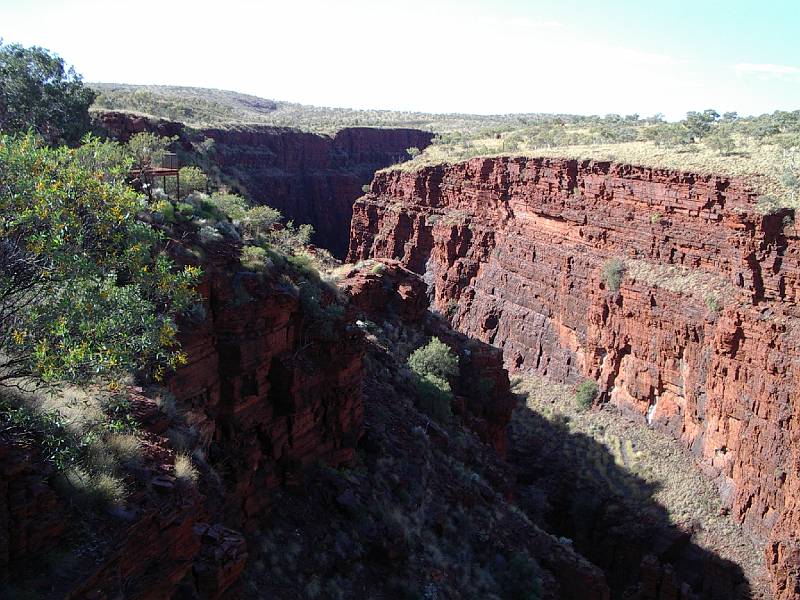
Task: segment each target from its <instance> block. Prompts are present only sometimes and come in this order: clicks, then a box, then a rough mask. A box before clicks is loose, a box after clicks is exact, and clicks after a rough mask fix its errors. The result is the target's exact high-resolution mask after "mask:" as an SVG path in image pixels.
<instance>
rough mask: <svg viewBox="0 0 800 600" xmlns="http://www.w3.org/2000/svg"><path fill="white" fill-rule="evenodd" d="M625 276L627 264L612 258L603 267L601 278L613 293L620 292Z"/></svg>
mask: <svg viewBox="0 0 800 600" xmlns="http://www.w3.org/2000/svg"><path fill="white" fill-rule="evenodd" d="M624 274H625V263H624V262H622V260H620V259H619V258H612V259H611V260H609V261H608V262H606V263H605V264H604V265H603V270H602V271H601V273H600V277H601V278H602V279H603V283H604V284H605V286H606V287H607V288H608V289H609V290H611V291H612V292H617V291H619V286H620V284H621V283H622V276H623V275H624Z"/></svg>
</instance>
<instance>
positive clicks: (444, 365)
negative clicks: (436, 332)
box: [408, 338, 458, 381]
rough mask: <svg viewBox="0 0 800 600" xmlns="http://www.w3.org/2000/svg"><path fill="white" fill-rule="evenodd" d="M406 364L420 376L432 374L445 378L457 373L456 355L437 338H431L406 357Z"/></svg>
mask: <svg viewBox="0 0 800 600" xmlns="http://www.w3.org/2000/svg"><path fill="white" fill-rule="evenodd" d="M408 366H409V367H410V368H411V370H412V371H413V372H414V373H416V374H417V375H419V376H420V377H426V376H428V375H432V376H434V377H437V378H439V379H443V380H445V381H446V380H447V379H448V378H450V377H455V376H456V375H458V356H456V355H455V354H454V353H453V351H452V350H451V349H450V347H449V346H448V345H447V344H445V343H444V342H442V341H441V340H440V339H439V338H432V339H431V341H430V342H428V343H427V344H426V345H425V346H422V347H421V348H417V349H416V350H414V352H413V353H412V354H411V356H409V357H408Z"/></svg>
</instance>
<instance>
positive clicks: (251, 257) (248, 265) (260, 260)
mask: <svg viewBox="0 0 800 600" xmlns="http://www.w3.org/2000/svg"><path fill="white" fill-rule="evenodd" d="M239 262H241V263H242V266H243V267H244V268H245V269H247V270H248V271H266V270H267V269H268V268H269V266H270V265H271V264H272V261H270V259H269V258H268V257H267V251H266V250H264V248H259V247H258V246H245V247H244V248H242V255H241V256H240V257H239Z"/></svg>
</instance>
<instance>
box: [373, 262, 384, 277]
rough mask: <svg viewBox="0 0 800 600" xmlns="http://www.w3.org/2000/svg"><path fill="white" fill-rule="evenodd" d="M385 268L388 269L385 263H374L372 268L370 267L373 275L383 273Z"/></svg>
mask: <svg viewBox="0 0 800 600" xmlns="http://www.w3.org/2000/svg"><path fill="white" fill-rule="evenodd" d="M385 270H386V265H385V264H383V263H376V264H374V265H373V266H372V268H371V269H370V272H371V273H372V274H373V275H380V274H381V273H383V272H384V271H385Z"/></svg>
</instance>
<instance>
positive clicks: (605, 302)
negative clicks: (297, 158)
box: [349, 158, 800, 598]
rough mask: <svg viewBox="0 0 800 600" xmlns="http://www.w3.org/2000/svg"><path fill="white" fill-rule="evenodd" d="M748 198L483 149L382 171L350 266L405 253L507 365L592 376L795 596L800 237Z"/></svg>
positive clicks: (446, 308)
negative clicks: (715, 489) (715, 499)
mask: <svg viewBox="0 0 800 600" xmlns="http://www.w3.org/2000/svg"><path fill="white" fill-rule="evenodd" d="M754 205H755V194H754V192H753V191H752V190H751V189H750V188H749V187H748V186H747V185H746V184H745V183H744V182H743V181H738V180H733V179H727V178H723V177H715V176H700V175H693V174H688V173H676V172H670V171H664V170H658V169H647V168H637V167H631V166H625V165H615V164H609V163H595V162H577V161H570V160H534V159H507V158H499V159H473V160H471V161H468V162H466V163H461V164H457V165H453V166H440V167H431V168H425V169H422V170H420V171H418V172H415V173H404V172H399V171H391V172H382V173H379V174H378V175H376V178H375V180H374V181H373V183H372V185H371V191H370V192H369V193H368V194H367V195H365V196H364V197H362V198H361V199H359V200H358V201H357V202H356V204H355V205H354V214H353V222H352V229H351V241H350V253H349V258H350V260H358V259H362V258H368V257H388V258H397V259H400V260H401V261H402V263H403V264H405V265H406V266H408V267H409V268H411V269H412V270H414V271H416V272H417V273H420V274H423V275H424V276H425V278H426V280H427V281H428V282H429V284H430V286H431V289H432V293H433V295H434V298H435V306H436V307H437V308H438V309H439V310H440V312H442V313H443V314H447V315H449V316H450V318H451V320H452V322H453V323H454V325H455V326H456V327H457V328H458V329H459V330H461V331H462V332H464V333H465V334H467V335H469V336H474V337H476V338H478V339H480V340H483V341H486V342H489V343H491V344H493V345H495V346H498V347H500V348H502V349H503V351H504V354H505V361H506V364H507V366H508V367H509V368H511V369H522V370H532V371H535V372H537V373H540V374H543V375H546V376H548V377H550V378H553V379H555V380H558V381H564V382H577V381H579V380H580V379H581V378H584V377H592V378H595V379H598V380H599V382H600V386H601V398H602V399H604V400H606V401H609V402H612V403H614V404H616V405H618V406H620V407H622V408H624V409H626V410H629V411H631V412H632V413H635V414H638V415H640V416H641V418H642V419H646V420H647V422H648V423H650V424H651V425H652V426H653V427H656V428H658V429H660V430H663V431H664V432H665V433H668V434H670V435H672V436H674V437H675V438H676V439H678V440H680V441H681V442H682V443H683V444H684V445H685V446H686V447H687V448H688V449H689V450H690V451H691V452H692V453H693V454H694V455H695V457H696V458H697V460H698V462H699V463H700V464H701V466H702V467H703V468H704V469H705V470H706V471H707V473H708V474H709V475H710V476H712V477H715V478H716V479H717V483H718V485H719V490H720V494H721V497H722V499H723V501H724V503H725V505H726V506H727V507H728V508H729V510H730V511H731V513H732V515H733V516H734V517H735V518H736V519H738V520H739V521H741V522H743V523H745V524H746V525H747V526H748V528H749V529H750V531H752V532H753V535H755V536H757V537H758V538H760V539H762V540H765V541H766V540H767V539H769V543H768V544H767V545H766V554H767V561H768V565H769V568H770V569H771V571H772V572H773V575H774V580H775V591H776V594H777V597H779V598H793V597H795V595H796V594H798V593H800V588H798V586H800V581H799V580H798V552H799V551H798V539H797V532H798V531H800V509H798V492H800V483H799V481H800V444H798V441H799V437H798V436H799V435H800V433H799V432H800V403H799V402H798V398H797V377H798V367H797V365H798V357H800V348H798V343H797V336H796V335H795V334H794V332H795V331H796V327H797V325H798V320H797V316H798V309H797V305H796V302H797V296H798V276H799V275H800V268H798V256H799V255H800V241H799V240H798V235H799V232H798V231H797V230H796V229H795V228H794V224H793V221H792V219H791V216H790V215H789V214H788V213H787V214H776V215H769V216H762V215H760V214H758V213H757V212H756V211H755V210H754ZM614 258H618V259H621V260H622V261H623V263H624V267H621V265H617V264H615V263H613V262H611V260H612V259H614ZM623 269H624V270H623ZM604 271H605V272H606V273H607V276H606V277H604V276H603V272H604ZM609 272H611V275H612V276H611V277H608V274H609ZM613 272H616V273H617V274H620V275H622V277H621V283H620V286H619V289H618V290H616V289H612V288H615V287H616V286H614V285H613V282H612V283H611V285H609V281H610V279H613Z"/></svg>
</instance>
